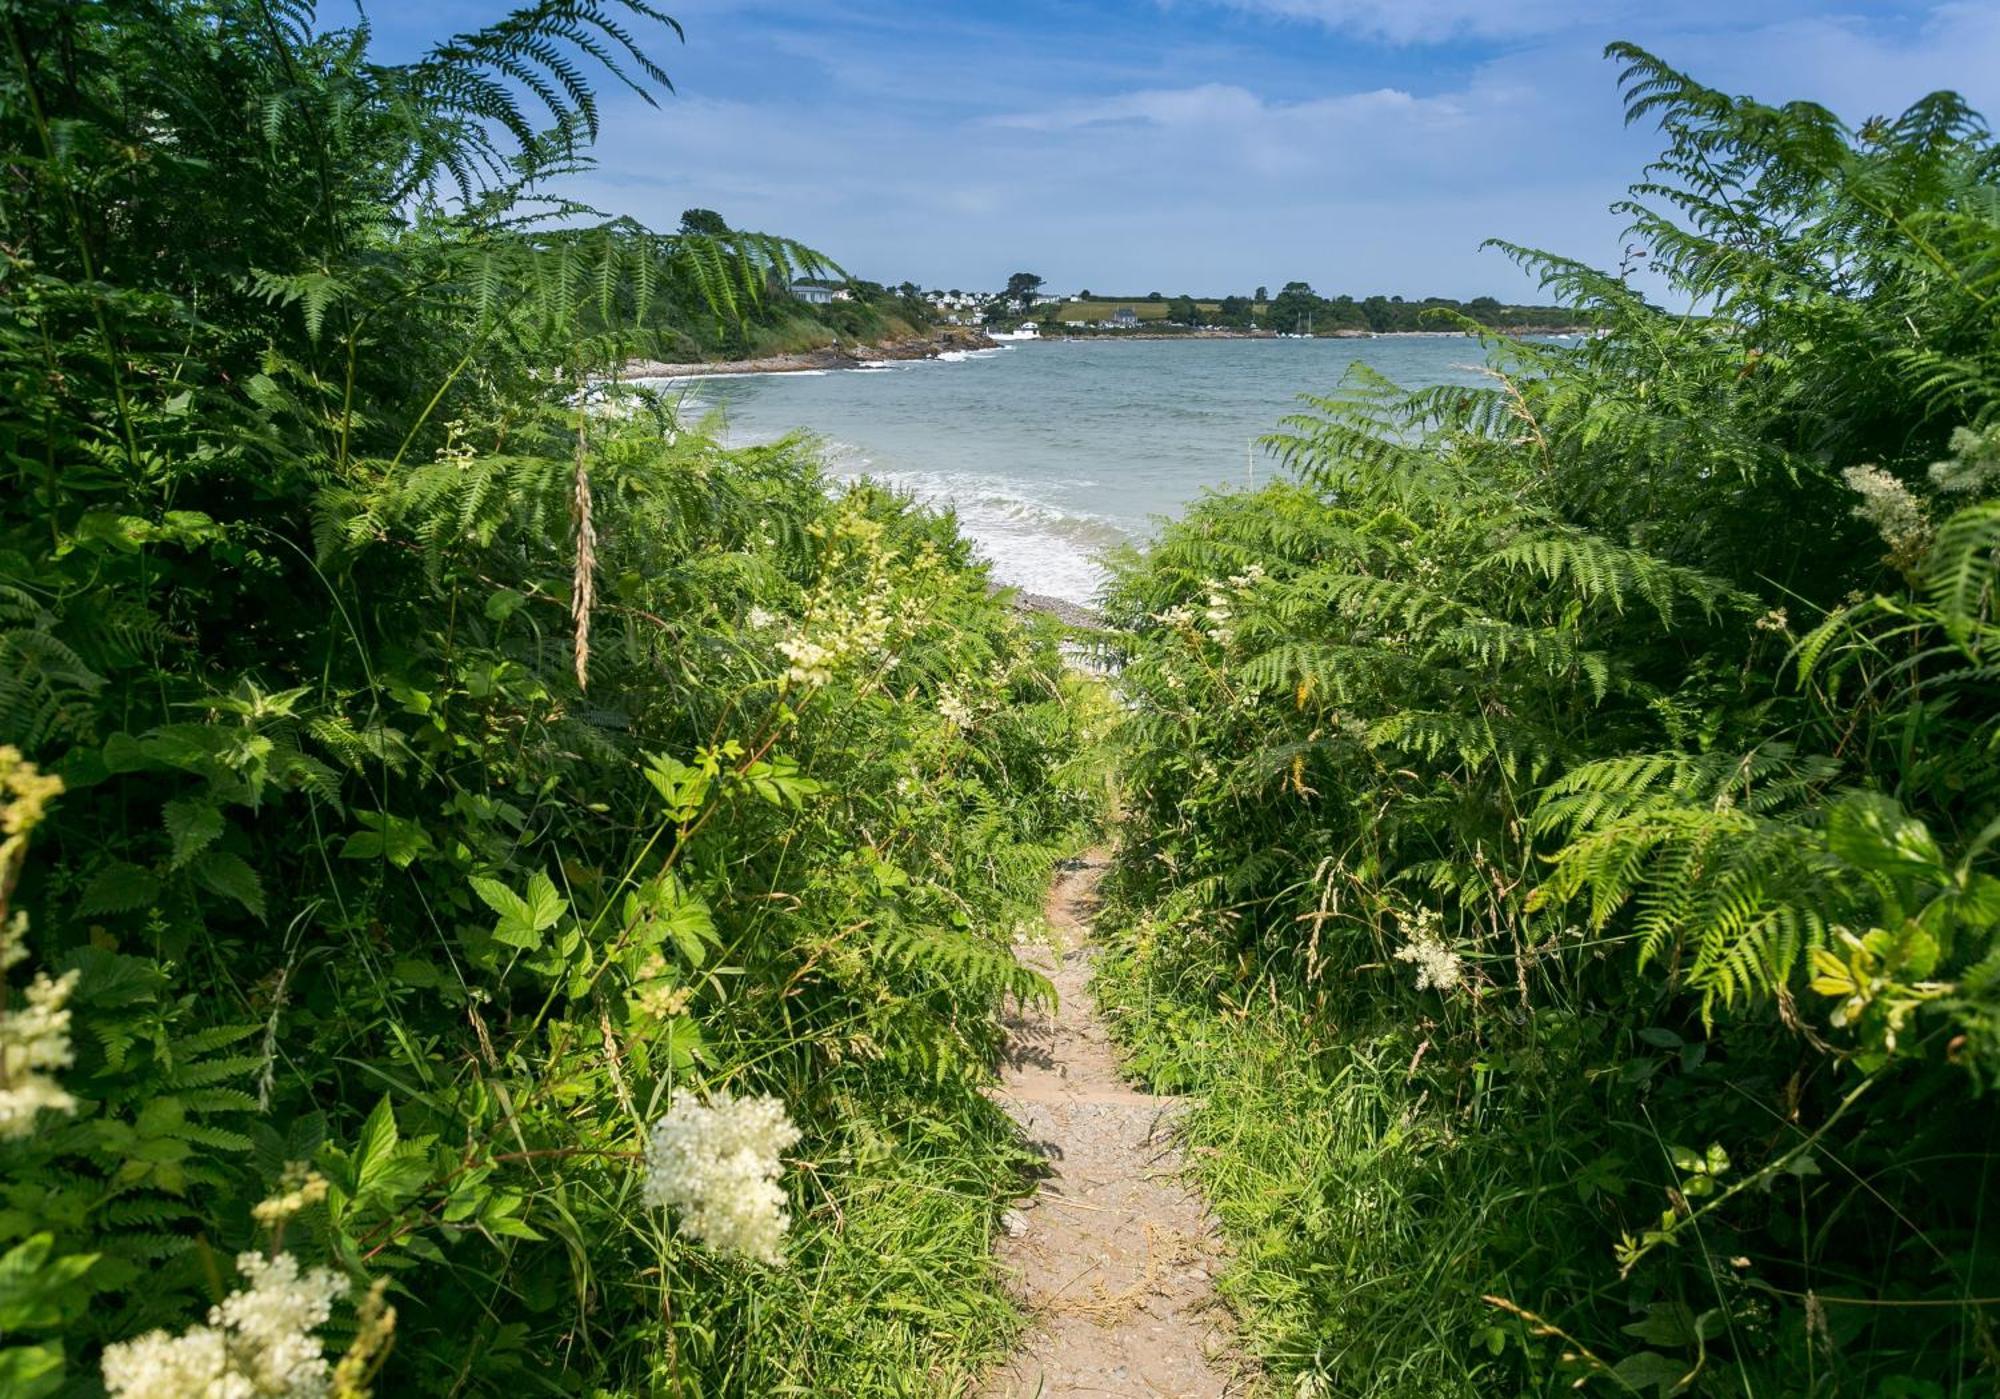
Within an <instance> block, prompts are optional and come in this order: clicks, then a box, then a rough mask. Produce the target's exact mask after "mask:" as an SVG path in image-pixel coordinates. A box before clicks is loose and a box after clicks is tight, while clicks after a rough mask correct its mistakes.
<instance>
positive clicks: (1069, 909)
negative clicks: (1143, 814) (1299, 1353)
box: [983, 851, 1248, 1399]
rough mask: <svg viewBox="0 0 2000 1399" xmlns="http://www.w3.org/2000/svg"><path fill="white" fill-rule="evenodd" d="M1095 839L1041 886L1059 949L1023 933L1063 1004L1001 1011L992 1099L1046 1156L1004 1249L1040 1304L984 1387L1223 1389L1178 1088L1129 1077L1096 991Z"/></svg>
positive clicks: (1127, 1391)
mask: <svg viewBox="0 0 2000 1399" xmlns="http://www.w3.org/2000/svg"><path fill="white" fill-rule="evenodd" d="M1103 860H1104V855H1103V852H1101V851H1093V852H1092V853H1091V854H1089V855H1087V856H1085V857H1084V858H1083V859H1081V860H1078V861H1075V862H1074V863H1072V864H1071V865H1069V866H1068V867H1066V868H1065V869H1064V870H1063V871H1062V872H1061V873H1060V874H1059V875H1058V877H1057V879H1056V882H1055V886H1054V887H1053V888H1052V889H1051V890H1050V892H1049V902H1048V919H1049V924H1050V926H1051V927H1052V928H1053V929H1054V930H1055V935H1056V942H1057V944H1058V946H1059V947H1060V948H1061V949H1062V953H1061V957H1060V959H1058V958H1057V957H1055V956H1054V955H1052V954H1051V952H1050V950H1049V948H1048V947H1047V946H1046V945H1037V946H1022V947H1020V948H1018V949H1017V950H1018V951H1019V952H1020V954H1021V956H1022V959H1023V960H1024V961H1027V962H1028V963H1029V964H1031V965H1033V966H1035V967H1037V968H1038V969H1039V970H1040V971H1042V972H1043V973H1044V974H1045V975H1046V976H1048V977H1049V979H1050V980H1051V981H1053V982H1054V983H1055V986H1056V993H1057V995H1058V997H1059V998H1060V1000H1059V1002H1058V1005H1059V1009H1058V1010H1057V1011H1056V1012H1055V1013H1053V1014H1052V1013H1050V1012H1049V1011H1047V1010H1046V1009H1031V1010H1020V1009H1017V1010H1016V1011H1014V1012H1013V1013H1012V1014H1011V1015H1009V1016H1008V1017H1007V1038H1008V1047H1007V1061H1006V1064H1005V1068H1004V1071H1003V1072H1002V1074H1001V1080H1000V1086H999V1089H998V1092H997V1095H996V1096H997V1097H998V1100H999V1101H1000V1102H1001V1104H1002V1105H1003V1106H1004V1107H1006V1109H1007V1111H1008V1112H1009V1113H1010V1114H1011V1115H1012V1116H1013V1118H1014V1120H1015V1121H1017V1122H1019V1123H1020V1124H1021V1127H1022V1130H1023V1131H1024V1132H1025V1133H1026V1135H1027V1137H1028V1139H1029V1140H1030V1141H1031V1142H1033V1143H1035V1144H1036V1146H1037V1147H1038V1148H1039V1149H1040V1150H1041V1151H1042V1153H1043V1154H1044V1155H1045V1156H1046V1157H1047V1158H1048V1169H1049V1175H1048V1178H1047V1179H1046V1180H1044V1181H1043V1182H1042V1186H1041V1189H1040V1190H1039V1191H1037V1192H1036V1194H1035V1196H1034V1198H1033V1199H1032V1200H1030V1201H1028V1202H1026V1203H1025V1204H1024V1205H1023V1207H1022V1209H1021V1210H1020V1211H1019V1212H1018V1213H1017V1214H1015V1215H1010V1216H1009V1229H1008V1235H1009V1237H1008V1238H1007V1239H1006V1240H1005V1241H1004V1242H1003V1244H1002V1246H1001V1251H1000V1253H1001V1260H1002V1262H1003V1263H1004V1264H1005V1265H1006V1266H1007V1268H1008V1270H1009V1271H1010V1272H1011V1273H1013V1274H1014V1275H1015V1279H1016V1281H1015V1287H1016V1289H1017V1291H1018V1292H1019V1294H1020V1296H1021V1298H1022V1300H1023V1302H1024V1303H1025V1304H1026V1305H1027V1307H1028V1308H1029V1309H1030V1311H1031V1312H1032V1313H1033V1314H1034V1316H1035V1324H1034V1327H1033V1328H1032V1329H1031V1330H1030V1331H1029V1333H1028V1335H1027V1336H1026V1337H1025V1338H1024V1340H1023V1342H1022V1345H1021V1349H1020V1350H1019V1352H1018V1353H1017V1354H1016V1355H1015V1356H1014V1358H1013V1360H1012V1361H1010V1362H1009V1363H1008V1364H1007V1365H1006V1366H1005V1367H1003V1368H1002V1369H1001V1370H1000V1371H998V1372H997V1373H996V1374H995V1375H993V1376H992V1377H991V1379H990V1380H989V1381H988V1383H987V1385H986V1388H985V1390H984V1391H983V1394H984V1396H985V1399H1072V1396H1074V1399H1084V1396H1088V1399H1153V1397H1154V1396H1172V1399H1221V1396H1225V1395H1228V1396H1235V1395H1242V1394H1245V1393H1247V1392H1248V1384H1247V1370H1246V1369H1245V1368H1244V1367H1243V1366H1242V1364H1241V1363H1240V1362H1239V1361H1238V1360H1236V1359H1235V1358H1234V1356H1233V1354H1232V1352H1231V1349H1230V1328H1229V1317H1228V1314H1227V1313H1226V1312H1225V1311H1224V1310H1223V1309H1222V1307H1221V1305H1220V1304H1219V1303H1218V1302H1217V1301H1216V1299H1215V1294H1214V1289H1213V1286H1212V1277H1213V1274H1214V1272H1215V1271H1216V1269H1217V1267H1218V1266H1219V1263H1220V1258H1219V1253H1220V1245H1219V1244H1218V1242H1217V1240H1216V1237H1215V1232H1214V1229H1213V1227H1212V1224H1211V1222H1210V1220H1209V1218H1208V1214H1207V1210H1206V1207H1205V1206H1204V1204H1203V1203H1202V1200H1201V1198H1200V1196H1198V1195H1196V1194H1195V1193H1194V1192H1193V1191H1192V1190H1190V1189H1189V1188H1187V1187H1185V1186H1184V1185H1182V1184H1181V1182H1180V1180H1179V1179H1178V1171H1179V1167H1180V1149H1179V1147H1178V1146H1177V1145H1176V1144H1175V1143H1174V1141H1173V1138H1172V1135H1171V1133H1170V1132H1169V1130H1168V1128H1169V1124H1170V1123H1171V1120H1172V1117H1173V1114H1174V1112H1175V1110H1176V1107H1177V1105H1178V1104H1177V1100H1176V1099H1173V1098H1161V1097H1155V1096H1153V1095H1151V1094H1147V1093H1140V1092H1136V1091H1134V1090H1133V1089H1132V1088H1131V1087H1130V1086H1129V1085H1128V1084H1127V1083H1126V1082H1125V1079H1124V1077H1123V1076H1122V1075H1121V1073H1120V1072H1119V1066H1118V1056H1117V1053H1116V1051H1115V1050H1114V1049H1113V1047H1112V1044H1111V1040H1110V1037H1109V1035H1108V1034H1107V1033H1106V1032H1105V1028H1104V1022H1103V1020H1102V1019H1101V1018H1100V1017H1099V1015H1098V1012H1097V1006H1096V1004H1095V1002H1094V1001H1093V1000H1092V999H1091V995H1090V988H1089V982H1090V971H1091V960H1092V957H1093V952H1092V950H1091V948H1090V945H1089V931H1090V916H1091V913H1092V911H1093V909H1094V907H1095V904H1096V891H1097V881H1098V879H1099V878H1100V877H1101V875H1102V873H1103V868H1104V866H1103Z"/></svg>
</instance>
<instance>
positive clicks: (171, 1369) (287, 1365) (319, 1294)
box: [104, 1253, 347, 1399]
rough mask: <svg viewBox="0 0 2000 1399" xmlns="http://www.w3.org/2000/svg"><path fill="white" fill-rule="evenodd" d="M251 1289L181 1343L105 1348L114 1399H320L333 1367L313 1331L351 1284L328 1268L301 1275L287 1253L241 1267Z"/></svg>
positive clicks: (177, 1339)
mask: <svg viewBox="0 0 2000 1399" xmlns="http://www.w3.org/2000/svg"><path fill="white" fill-rule="evenodd" d="M236 1267H237V1270H238V1271H239V1272H241V1273H242V1274H243V1277H244V1281H245V1282H246V1284H247V1286H245V1287H241V1288H238V1289H237V1290H236V1291H235V1292H232V1293H231V1294H230V1295H229V1296H227V1297H225V1298H224V1299H223V1300H222V1301H221V1302H220V1303H218V1304H217V1305H215V1306H213V1307H210V1308H209V1309H208V1322H207V1324H206V1325H203V1326H195V1327H192V1328H190V1329H189V1330H187V1331H186V1332H184V1333H183V1334H181V1335H179V1336H174V1335H170V1334H169V1333H167V1332H165V1331H151V1332H148V1333H147V1334H146V1335H143V1336H140V1337H137V1338H136V1339H134V1340H130V1341H122V1342H119V1343H117V1344H115V1345H109V1346H106V1347H105V1348H104V1387H105V1388H106V1389H107V1390H109V1391H110V1393H111V1395H112V1399H254V1397H255V1396H264V1395H275V1396H283V1399H321V1396H323V1395H325V1394H326V1393H327V1392H328V1387H329V1381H330V1379H331V1377H332V1367H331V1366H330V1365H329V1364H328V1363H327V1359H326V1355H325V1352H324V1351H323V1350H322V1348H321V1345H320V1340H319V1337H317V1336H316V1335H314V1334H313V1333H314V1331H315V1330H316V1329H317V1328H318V1327H320V1326H321V1325H323V1324H324V1323H325V1321H326V1319H327V1317H329V1316H331V1315H332V1314H333V1304H334V1302H335V1301H336V1300H337V1299H338V1298H340V1297H341V1296H342V1295H344V1294H345V1293H346V1291H347V1280H346V1279H345V1278H342V1277H341V1276H340V1275H339V1274H337V1273H335V1272H333V1271H332V1270H330V1269H327V1268H314V1269H311V1270H310V1271H307V1272H301V1271H300V1269H299V1264H298V1260H297V1259H296V1258H294V1257H292V1255H291V1254H289V1253H281V1254H279V1255H277V1257H275V1258H266V1257H264V1255H263V1254H261V1253H245V1254H242V1255H241V1256H239V1257H238V1258H237V1260H236Z"/></svg>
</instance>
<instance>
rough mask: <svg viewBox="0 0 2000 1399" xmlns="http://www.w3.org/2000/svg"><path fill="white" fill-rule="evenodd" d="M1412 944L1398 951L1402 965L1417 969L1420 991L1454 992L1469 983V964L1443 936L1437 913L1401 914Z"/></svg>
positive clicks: (1405, 931)
mask: <svg viewBox="0 0 2000 1399" xmlns="http://www.w3.org/2000/svg"><path fill="white" fill-rule="evenodd" d="M1398 917H1399V919H1400V920H1401V921H1402V923H1403V925H1404V929H1403V931H1404V934H1405V936H1406V937H1408V939H1409V941H1407V942H1405V943H1404V944H1403V945H1402V946H1401V947H1399V948H1397V949H1396V952H1395V957H1396V960H1397V961H1399V962H1408V963H1410V964H1411V965H1412V966H1414V967H1415V968H1416V969H1417V989H1418V990H1419V991H1423V990H1427V989H1428V990H1436V991H1451V990H1454V989H1456V988H1457V987H1459V986H1461V985H1463V984H1464V982H1465V965H1464V963H1462V962H1460V961H1459V959H1458V954H1457V953H1456V952H1454V951H1452V950H1451V948H1450V946H1449V945H1448V944H1446V942H1445V940H1444V938H1443V937H1442V936H1440V934H1439V928H1440V926H1441V923H1442V920H1441V919H1440V918H1439V917H1438V915H1437V910H1435V909H1429V908H1420V909H1418V910H1417V911H1416V913H1415V915H1414V916H1404V915H1400V914H1399V915H1398Z"/></svg>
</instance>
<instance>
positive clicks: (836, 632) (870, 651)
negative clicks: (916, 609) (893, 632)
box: [778, 592, 889, 689]
mask: <svg viewBox="0 0 2000 1399" xmlns="http://www.w3.org/2000/svg"><path fill="white" fill-rule="evenodd" d="M888 642H889V613H888V609H887V608H886V607H885V606H884V605H883V600H882V596H881V594H880V593H879V592H877V593H874V594H872V595H870V596H869V597H868V598H867V599H866V601H864V602H863V603H862V604H861V606H859V607H854V606H851V605H849V604H847V603H845V602H842V601H832V602H830V603H829V604H828V605H826V606H824V607H823V608H821V609H819V610H818V611H817V612H816V615H815V617H814V622H813V629H812V635H810V636H808V635H806V634H805V633H804V632H803V631H800V632H797V633H794V634H793V635H792V636H789V637H787V638H786V639H785V640H783V641H780V642H779V643H778V654H779V655H781V656H783V657H784V658H785V659H786V660H787V661H789V662H791V664H790V665H789V666H787V667H786V668H785V679H786V681H787V682H789V683H790V684H793V685H796V686H800V687H803V688H806V689H817V688H819V687H820V686H822V685H827V684H831V683H832V681H833V673H834V671H835V670H836V669H838V668H839V667H840V666H841V665H842V664H843V663H844V662H846V661H849V660H856V659H860V658H863V657H867V656H872V655H876V654H878V653H880V652H881V650H882V648H883V647H885V646H886V645H888Z"/></svg>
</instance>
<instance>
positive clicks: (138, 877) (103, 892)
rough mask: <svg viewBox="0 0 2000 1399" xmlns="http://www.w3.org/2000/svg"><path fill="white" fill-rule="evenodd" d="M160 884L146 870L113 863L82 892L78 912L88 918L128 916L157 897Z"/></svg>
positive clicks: (133, 865) (99, 872) (99, 873)
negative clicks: (118, 914)
mask: <svg viewBox="0 0 2000 1399" xmlns="http://www.w3.org/2000/svg"><path fill="white" fill-rule="evenodd" d="M159 893H160V881H159V880H158V879H157V878H156V877H155V876H154V874H153V872H152V871H151V870H148V869H142V868H141V867H140V866H138V865H135V864H132V863H131V862H130V861H127V860H114V861H112V862H111V863H110V864H108V865H106V866H104V868H102V869H100V870H99V871H98V872H97V874H96V877H94V878H93V879H92V880H91V881H90V884H89V885H88V886H87V887H86V888H85V889H84V891H83V902H82V903H81V904H79V905H78V909H77V911H78V912H80V913H82V914H83V915H84V916H86V917H89V916H90V915H92V914H98V913H130V912H131V911H132V910H133V909H137V908H145V907H147V906H148V905H150V904H151V903H152V902H153V900H154V899H156V898H158V897H159Z"/></svg>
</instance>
